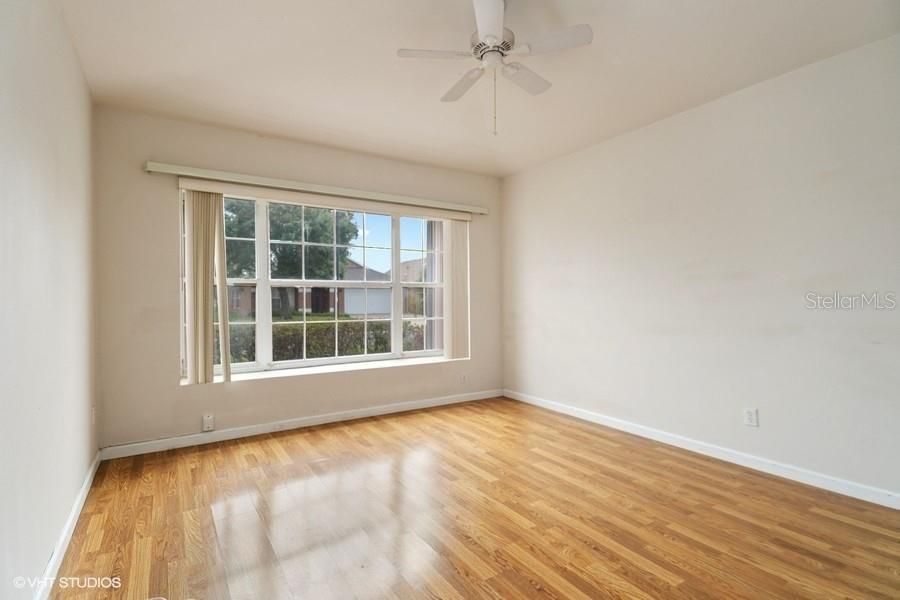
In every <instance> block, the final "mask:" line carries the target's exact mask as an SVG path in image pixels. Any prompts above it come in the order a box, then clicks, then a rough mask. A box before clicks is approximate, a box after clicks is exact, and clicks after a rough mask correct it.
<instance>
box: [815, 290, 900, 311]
mask: <svg viewBox="0 0 900 600" xmlns="http://www.w3.org/2000/svg"><path fill="white" fill-rule="evenodd" d="M806 308H808V309H810V310H863V309H872V310H894V309H895V308H897V294H896V293H894V292H887V293H884V294H882V293H881V292H872V293H871V294H866V293H862V294H842V293H840V292H832V293H831V294H828V295H824V294H819V293H818V292H807V293H806Z"/></svg>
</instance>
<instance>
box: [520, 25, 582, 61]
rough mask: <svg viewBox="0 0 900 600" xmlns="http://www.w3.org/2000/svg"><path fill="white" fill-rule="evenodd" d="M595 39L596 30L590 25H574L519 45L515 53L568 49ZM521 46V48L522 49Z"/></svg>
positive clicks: (540, 52) (544, 52)
mask: <svg viewBox="0 0 900 600" xmlns="http://www.w3.org/2000/svg"><path fill="white" fill-rule="evenodd" d="M593 41H594V30H593V29H591V26H590V25H573V26H572V27H566V28H565V29H560V30H559V31H554V32H553V33H548V34H546V35H543V36H541V37H539V38H538V39H537V40H535V41H533V42H528V43H527V44H524V45H523V46H519V47H517V48H516V49H515V50H514V51H513V53H514V54H547V53H548V52H557V51H559V50H568V49H569V48H577V47H578V46H587V45H588V44H590V43H591V42H593ZM520 48H521V50H520Z"/></svg>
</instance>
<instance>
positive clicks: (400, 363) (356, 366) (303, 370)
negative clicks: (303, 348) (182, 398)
mask: <svg viewBox="0 0 900 600" xmlns="http://www.w3.org/2000/svg"><path fill="white" fill-rule="evenodd" d="M464 360H469V359H468V358H446V357H444V356H427V357H419V358H395V359H392V360H373V361H368V362H355V363H343V364H337V365H319V366H315V367H297V368H295V369H272V370H268V371H253V372H247V373H232V374H231V381H233V382H235V381H253V380H256V379H274V378H278V377H299V376H303V375H322V374H325V373H345V372H350V371H370V370H373V369H392V368H395V367H412V366H417V365H433V364H441V363H452V362H459V361H464ZM221 382H222V378H221V377H220V376H217V377H216V383H221Z"/></svg>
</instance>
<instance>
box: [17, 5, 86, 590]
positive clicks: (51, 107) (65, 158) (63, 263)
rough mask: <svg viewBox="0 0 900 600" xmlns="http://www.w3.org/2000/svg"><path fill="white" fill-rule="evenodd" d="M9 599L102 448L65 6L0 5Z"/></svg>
mask: <svg viewBox="0 0 900 600" xmlns="http://www.w3.org/2000/svg"><path fill="white" fill-rule="evenodd" d="M0 82H2V83H0V87H2V89H0V282H2V283H0V288H2V293H0V598H30V597H31V596H32V592H33V590H30V589H21V590H18V591H17V590H16V589H14V588H13V586H12V582H13V577H15V576H22V577H39V576H41V575H42V574H43V573H44V569H45V567H46V566H47V563H48V559H49V558H50V554H51V552H52V551H53V548H54V546H55V545H56V542H57V540H58V538H59V535H60V532H61V531H62V530H63V525H64V524H65V522H66V519H67V517H68V516H69V512H70V510H71V508H72V505H73V503H74V501H75V499H76V497H77V495H78V492H79V490H80V488H81V485H82V483H83V482H84V478H85V475H87V472H88V469H89V466H90V465H91V462H92V460H93V458H94V456H95V455H96V452H97V443H96V436H95V435H94V427H93V425H92V424H91V404H92V399H93V393H92V378H91V369H92V355H93V351H92V348H91V341H90V340H91V327H92V323H91V307H90V302H91V277H92V274H91V246H90V231H91V223H90V217H91V214H90V212H91V211H90V207H91V201H90V198H91V162H90V160H91V158H90V150H91V139H90V133H91V130H90V118H91V107H90V98H89V96H88V91H87V87H86V85H85V83H84V79H83V77H82V74H81V68H80V67H79V65H78V61H77V59H76V56H75V52H74V51H73V49H72V47H71V45H70V43H69V38H68V34H67V32H66V30H65V28H64V25H63V22H62V16H61V14H60V13H59V11H58V8H57V6H56V4H55V3H53V2H50V1H47V0H11V1H10V0H4V2H2V3H0Z"/></svg>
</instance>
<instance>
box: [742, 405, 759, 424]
mask: <svg viewBox="0 0 900 600" xmlns="http://www.w3.org/2000/svg"><path fill="white" fill-rule="evenodd" d="M744 425H746V426H747V427H759V409H758V408H745V409H744Z"/></svg>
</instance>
